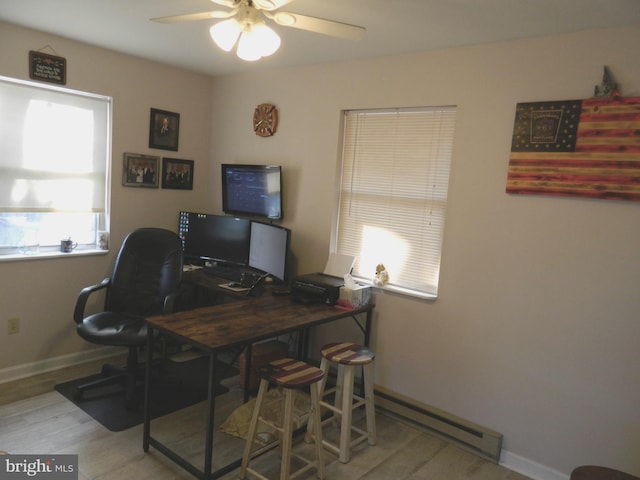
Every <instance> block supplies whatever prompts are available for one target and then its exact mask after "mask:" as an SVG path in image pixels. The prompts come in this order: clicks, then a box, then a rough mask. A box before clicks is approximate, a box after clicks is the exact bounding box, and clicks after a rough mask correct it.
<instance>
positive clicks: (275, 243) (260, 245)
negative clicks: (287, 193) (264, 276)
mask: <svg viewBox="0 0 640 480" xmlns="http://www.w3.org/2000/svg"><path fill="white" fill-rule="evenodd" d="M290 238H291V231H290V230H289V229H287V228H284V227H279V226H277V225H271V224H266V223H261V222H251V245H250V247H249V266H250V267H251V268H255V269H257V270H260V271H262V272H265V273H268V274H269V275H271V276H272V277H274V278H276V279H278V280H280V281H282V282H284V281H285V280H286V278H287V257H288V254H289V241H290Z"/></svg>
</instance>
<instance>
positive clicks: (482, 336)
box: [0, 25, 640, 479]
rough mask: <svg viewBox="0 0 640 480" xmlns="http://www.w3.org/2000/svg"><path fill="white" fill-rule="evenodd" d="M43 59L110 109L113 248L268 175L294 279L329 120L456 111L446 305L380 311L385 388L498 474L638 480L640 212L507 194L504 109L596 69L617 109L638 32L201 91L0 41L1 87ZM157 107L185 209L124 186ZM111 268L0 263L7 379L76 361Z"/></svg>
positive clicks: (307, 256) (33, 41)
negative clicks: (600, 471) (253, 176)
mask: <svg viewBox="0 0 640 480" xmlns="http://www.w3.org/2000/svg"><path fill="white" fill-rule="evenodd" d="M47 44H50V45H51V46H53V47H54V48H55V49H56V51H57V52H58V54H59V55H62V56H64V57H66V58H67V59H68V62H69V86H70V87H73V88H78V89H83V90H89V91H95V92H97V93H104V94H110V95H113V96H114V99H115V100H114V108H115V116H116V120H115V125H114V148H113V151H114V154H113V157H114V166H113V175H114V182H113V187H112V197H113V198H112V203H113V229H114V233H113V235H114V243H119V241H120V240H121V239H122V237H123V236H124V234H125V233H126V232H127V231H128V230H130V229H131V228H134V227H135V226H138V225H143V224H148V225H150V224H157V225H161V226H167V227H169V228H175V220H176V214H177V211H178V210H179V209H181V208H187V209H188V208H194V209H195V208H202V209H208V210H210V211H213V212H219V211H220V197H219V193H218V191H217V188H218V185H219V184H220V179H219V175H220V173H219V164H220V163H222V162H259V163H263V162H264V163H278V164H281V165H283V167H284V175H285V179H284V181H285V187H284V188H285V195H286V197H285V219H284V221H283V224H284V225H286V226H288V227H290V228H292V230H293V238H292V248H293V253H294V256H295V257H296V267H297V271H298V272H309V271H314V270H318V269H321V268H322V267H323V265H324V262H325V260H326V256H327V254H328V251H329V241H330V231H331V225H332V218H333V211H334V208H335V198H336V196H335V186H334V185H335V184H334V179H335V175H336V165H337V157H338V152H337V150H338V147H337V145H338V139H339V117H340V115H339V113H340V110H341V109H346V108H369V107H390V106H414V105H438V104H455V105H457V106H458V124H457V131H456V141H455V150H454V159H453V166H452V172H451V185H450V204H449V209H448V216H447V224H446V229H445V239H444V256H443V262H442V272H441V288H440V298H439V299H438V300H437V301H435V302H423V301H417V300H412V299H408V298H404V297H400V296H394V295H389V294H378V295H377V307H376V318H375V334H374V339H373V347H374V348H375V350H376V353H377V361H376V382H377V383H378V384H380V385H383V386H385V387H387V388H390V389H392V390H395V391H397V392H399V393H402V394H404V395H407V396H410V397H413V398H415V399H417V400H420V401H422V402H425V403H427V404H431V405H434V406H437V407H440V408H442V409H444V410H446V411H449V412H452V413H454V414H457V415H459V416H461V417H464V418H467V419H469V420H472V421H475V422H477V423H480V424H482V425H485V426H487V427H490V428H493V429H495V430H497V431H499V432H502V433H503V434H504V435H505V443H504V447H505V454H504V456H503V461H505V462H506V463H507V464H508V465H510V466H514V467H516V468H521V469H523V470H527V471H528V472H529V473H531V474H535V475H536V476H537V477H538V478H549V479H555V478H558V479H560V478H566V475H567V474H568V472H569V471H570V470H571V468H572V467H573V466H575V465H577V464H582V463H599V464H605V465H610V466H615V467H618V468H623V469H626V470H627V471H630V472H632V473H635V474H640V460H639V459H638V458H639V455H638V451H640V409H639V408H638V405H637V404H638V398H639V397H640V376H639V375H638V374H637V369H638V365H640V349H638V348H637V343H638V339H639V338H640V323H639V322H638V320H637V312H638V311H640V300H639V297H638V295H637V293H636V291H637V286H638V285H639V284H640V268H639V267H640V265H639V263H640V259H639V256H638V253H637V251H638V244H639V240H640V222H638V218H639V213H640V211H639V208H640V205H638V204H635V203H624V202H608V201H592V200H579V199H559V198H551V197H524V196H509V195H506V194H505V193H504V187H505V179H506V172H507V164H508V157H509V149H510V139H511V130H512V126H513V117H514V109H515V104H516V103H517V102H524V101H543V100H568V99H576V98H586V97H589V96H590V95H591V94H592V92H593V86H594V85H595V84H596V83H599V81H600V77H601V72H602V66H603V65H609V66H610V67H611V69H612V71H613V73H614V75H615V76H616V78H617V80H618V82H619V84H620V86H621V88H622V91H623V93H624V94H625V95H627V96H631V95H637V96H640V63H639V62H638V61H637V59H638V55H637V49H638V46H639V45H640V27H635V28H621V29H613V30H603V31H595V32H584V33H578V34H572V35H565V36H558V37H545V38H539V39H531V40H523V41H517V42H509V43H497V44H491V45H483V46H477V47H469V48H461V49H452V50H443V51H435V52H425V53H422V54H415V55H407V56H398V57H392V58H383V59H376V60H368V61H362V62H353V63H344V64H332V65H323V66H316V67H308V68H299V69H289V70H280V71H272V72H266V73H260V74H255V75H236V76H230V77H220V78H216V79H213V81H212V82H211V84H209V83H208V80H207V79H206V78H203V77H201V76H198V75H195V74H190V73H188V72H182V71H178V70H175V69H171V68H168V67H163V66H160V65H157V64H153V63H149V62H146V61H143V60H138V59H134V58H131V57H126V56H122V55H117V54H114V53H111V52H107V51H104V50H99V49H95V48H92V47H88V46H86V45H81V44H77V43H74V42H68V41H66V40H62V39H59V38H55V37H51V36H49V35H44V34H40V33H35V32H31V31H28V30H22V29H18V28H14V27H9V26H7V25H0V51H1V55H0V75H9V76H17V77H21V78H26V77H27V75H28V72H27V61H26V59H27V52H28V50H29V49H39V48H41V47H42V46H44V45H47ZM9 45H10V47H9ZM105 65H106V66H107V67H105ZM211 87H212V88H211ZM210 92H213V93H212V96H211V99H212V100H211V102H210V103H207V102H208V100H206V99H207V97H208V96H209V95H210ZM263 102H272V103H274V104H276V105H277V106H278V108H279V110H280V127H279V131H278V133H277V134H276V135H275V136H274V137H271V138H267V139H263V138H258V137H257V136H256V135H254V134H253V132H252V129H251V116H252V112H253V108H254V107H255V105H257V104H259V103H263ZM149 107H157V108H164V109H167V110H172V111H178V112H180V113H181V114H182V117H181V121H182V126H181V139H180V142H181V145H182V146H181V149H180V152H179V155H177V156H178V158H192V159H195V160H196V161H197V163H196V178H197V182H196V183H197V185H196V188H195V190H194V191H193V192H180V191H162V190H158V191H150V192H149V191H139V190H137V189H130V188H129V189H128V188H123V187H121V186H120V183H119V178H120V175H121V168H122V167H121V154H122V152H123V151H134V152H137V153H155V154H158V155H162V154H163V152H160V151H148V149H147V148H146V145H147V143H146V142H147V123H148V109H149ZM209 114H211V118H212V119H211V122H212V123H211V125H210V126H209V119H208V118H209V117H208V115H209ZM208 137H210V140H211V149H210V152H211V154H210V156H211V167H212V168H211V169H210V170H207V157H208V152H209V143H208V140H209V138H208ZM112 260H113V258H112V256H110V257H107V258H103V257H92V258H88V259H64V260H55V261H54V260H51V261H32V262H20V263H10V264H6V263H2V264H0V285H2V287H1V288H0V308H1V312H0V322H4V318H5V317H8V316H20V317H22V318H23V332H22V333H21V334H20V335H18V336H12V337H8V336H7V335H6V333H5V329H4V328H0V341H1V342H2V348H0V372H1V371H2V369H3V368H9V367H12V366H16V365H21V364H25V363H29V362H36V361H39V360H42V359H44V358H49V357H56V356H60V355H63V354H68V353H70V352H75V351H78V350H80V349H82V348H85V347H84V344H82V343H81V342H80V341H78V340H77V339H76V338H75V334H74V333H73V325H72V324H71V318H70V317H71V309H72V308H73V302H74V300H75V296H76V293H77V291H78V290H79V288H80V287H82V286H84V285H86V284H88V283H91V282H93V281H95V280H97V279H98V278H100V277H101V276H102V275H104V274H105V273H106V272H108V270H109V268H110V265H111V262H112ZM34 299H37V301H34ZM0 326H1V325H0ZM347 330H350V331H353V330H354V329H353V328H350V329H347V328H340V329H335V330H333V329H332V330H327V329H325V330H324V331H323V332H322V338H331V337H332V336H335V337H340V338H342V337H344V336H348V335H351V332H347ZM354 335H355V333H354ZM9 340H10V342H9ZM0 388H1V386H0Z"/></svg>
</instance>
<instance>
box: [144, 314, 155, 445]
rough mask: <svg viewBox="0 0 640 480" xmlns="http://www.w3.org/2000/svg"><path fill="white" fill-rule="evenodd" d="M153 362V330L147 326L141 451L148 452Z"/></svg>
mask: <svg viewBox="0 0 640 480" xmlns="http://www.w3.org/2000/svg"><path fill="white" fill-rule="evenodd" d="M152 360H153V328H151V326H149V325H147V364H146V366H145V370H144V410H143V412H144V413H143V419H144V420H143V423H144V427H143V434H142V449H143V450H144V451H145V452H148V451H149V437H150V436H151V411H150V409H149V402H150V399H149V395H150V391H151V361H152Z"/></svg>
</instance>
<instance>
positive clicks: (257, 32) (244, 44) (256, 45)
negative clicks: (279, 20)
mask: <svg viewBox="0 0 640 480" xmlns="http://www.w3.org/2000/svg"><path fill="white" fill-rule="evenodd" d="M278 48H280V37H279V36H278V34H277V33H276V32H274V31H273V30H272V29H271V28H269V27H267V26H266V25H265V24H264V22H263V23H258V24H254V25H250V26H248V27H247V28H245V29H244V31H243V32H242V35H241V36H240V41H239V42H238V49H237V51H236V54H237V55H238V57H240V58H241V59H242V60H246V61H249V62H253V61H256V60H259V59H260V58H262V57H268V56H269V55H273V54H274V53H275V52H276V51H277V50H278Z"/></svg>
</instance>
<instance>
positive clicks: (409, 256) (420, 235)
mask: <svg viewBox="0 0 640 480" xmlns="http://www.w3.org/2000/svg"><path fill="white" fill-rule="evenodd" d="M455 119H456V110H455V107H437V108H416V109H394V110H369V111H362V110H359V111H347V112H345V121H344V139H343V164H342V179H341V190H340V205H339V213H338V225H337V229H336V232H337V235H336V250H337V251H338V252H339V253H344V254H350V255H354V256H356V257H357V260H356V264H355V267H354V275H355V276H357V277H362V278H366V279H371V278H373V276H374V274H375V271H376V265H378V264H380V263H382V264H384V266H385V267H386V269H387V271H388V272H389V275H390V279H389V286H390V287H392V288H393V287H395V288H398V289H400V290H408V291H411V292H415V293H417V294H421V295H426V296H435V295H437V291H438V278H439V273H440V251H441V247H442V234H443V229H444V220H445V211H446V205H447V190H448V183H449V168H450V163H451V156H452V148H453V135H454V128H455Z"/></svg>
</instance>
